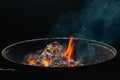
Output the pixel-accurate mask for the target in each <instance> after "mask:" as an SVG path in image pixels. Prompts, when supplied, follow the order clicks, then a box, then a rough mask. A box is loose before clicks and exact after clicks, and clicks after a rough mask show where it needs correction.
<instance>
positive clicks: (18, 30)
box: [0, 0, 120, 80]
mask: <svg viewBox="0 0 120 80" xmlns="http://www.w3.org/2000/svg"><path fill="white" fill-rule="evenodd" d="M91 1H92V0H91ZM118 1H119V0H118ZM84 5H87V4H86V1H85V0H9V1H6V0H4V1H0V51H2V49H3V48H4V47H6V46H8V45H10V44H12V43H15V42H18V41H22V40H27V39H33V38H41V37H46V35H48V34H49V33H51V31H52V28H54V27H53V26H54V25H55V24H57V22H59V20H58V19H59V18H58V16H59V15H61V14H63V13H66V12H68V11H78V10H80V9H82V8H85V6H84ZM64 27H65V26H64ZM117 27H119V25H118V26H117ZM68 29H69V28H68ZM117 29H119V28H117ZM118 32H119V31H118ZM113 33H114V32H113ZM51 34H56V33H54V32H53V33H51ZM56 35H57V34H56ZM96 35H97V34H96ZM118 35H119V33H117V36H116V37H115V38H114V40H113V41H112V43H110V44H111V45H112V46H114V47H115V48H116V49H117V50H118V55H117V56H116V57H115V58H114V59H112V60H110V61H108V62H105V63H101V64H98V65H93V66H88V67H81V68H72V69H67V68H63V69H59V68H56V69H49V68H48V69H45V68H32V67H27V66H22V65H19V64H18V65H17V64H14V63H11V62H7V61H6V60H4V58H3V57H2V56H1V57H0V58H1V61H2V63H0V64H1V67H2V68H9V67H10V68H16V69H17V70H16V71H14V72H12V71H1V74H2V75H5V76H6V75H7V76H8V75H9V76H10V77H4V78H12V79H20V78H21V79H32V80H33V79H34V80H45V79H46V78H49V79H64V78H65V79H67V80H68V79H71V80H73V79H79V80H119V79H118V78H119V77H118V75H119V60H120V59H119V58H120V57H119V48H120V45H119V44H120V38H119V36H118ZM58 36H62V35H58ZM63 36H64V35H63ZM65 36H67V37H69V34H68V35H65ZM112 36H114V35H112ZM47 37H51V36H49V35H48V36H47ZM52 37H53V36H52ZM77 37H78V36H77ZM85 38H86V37H85ZM88 38H89V37H88ZM93 39H95V38H93ZM96 40H99V38H97V39H96ZM55 74H57V75H58V76H55Z"/></svg>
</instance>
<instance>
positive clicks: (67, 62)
mask: <svg viewBox="0 0 120 80" xmlns="http://www.w3.org/2000/svg"><path fill="white" fill-rule="evenodd" d="M73 39H74V37H70V40H69V43H68V46H67V48H66V49H63V46H62V45H61V44H60V43H59V42H57V41H54V42H52V43H50V44H48V45H47V46H46V47H45V49H44V50H42V51H41V53H39V54H33V53H30V54H28V55H26V56H25V58H24V62H25V63H27V64H28V65H33V66H40V67H75V66H80V65H81V63H80V62H79V61H75V60H73V59H72V53H73V50H74V45H73Z"/></svg>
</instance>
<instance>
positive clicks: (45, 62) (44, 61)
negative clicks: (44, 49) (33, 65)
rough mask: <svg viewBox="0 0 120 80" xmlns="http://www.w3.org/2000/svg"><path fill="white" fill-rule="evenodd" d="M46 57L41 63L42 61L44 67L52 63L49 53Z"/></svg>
mask: <svg viewBox="0 0 120 80" xmlns="http://www.w3.org/2000/svg"><path fill="white" fill-rule="evenodd" d="M46 57H47V59H42V60H41V63H42V65H43V66H44V67H48V66H49V63H50V57H49V55H47V54H46Z"/></svg>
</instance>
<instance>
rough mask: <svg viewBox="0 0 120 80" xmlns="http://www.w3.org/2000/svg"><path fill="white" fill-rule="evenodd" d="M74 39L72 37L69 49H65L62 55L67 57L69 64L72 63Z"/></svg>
mask: <svg viewBox="0 0 120 80" xmlns="http://www.w3.org/2000/svg"><path fill="white" fill-rule="evenodd" d="M73 39H74V37H73V36H71V37H70V40H69V43H68V47H67V49H65V51H64V52H63V53H62V56H64V57H67V59H68V62H71V61H72V58H71V56H72V53H73V50H74V45H73Z"/></svg>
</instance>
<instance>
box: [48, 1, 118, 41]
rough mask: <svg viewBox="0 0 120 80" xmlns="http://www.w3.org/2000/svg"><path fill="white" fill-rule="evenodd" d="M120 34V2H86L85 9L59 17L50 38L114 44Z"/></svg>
mask: <svg viewBox="0 0 120 80" xmlns="http://www.w3.org/2000/svg"><path fill="white" fill-rule="evenodd" d="M119 32H120V0H86V3H85V4H84V6H83V8H82V9H81V8H80V9H79V10H76V11H72V10H71V11H68V12H66V13H63V14H60V15H59V16H58V21H57V22H56V24H55V25H54V26H53V27H52V29H51V31H50V33H49V34H48V35H47V36H49V37H69V36H70V35H74V36H75V37H78V38H87V39H94V40H98V41H102V42H106V43H111V42H114V41H115V40H117V39H118V38H119Z"/></svg>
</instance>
